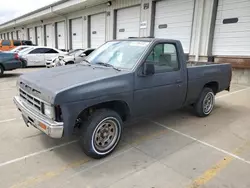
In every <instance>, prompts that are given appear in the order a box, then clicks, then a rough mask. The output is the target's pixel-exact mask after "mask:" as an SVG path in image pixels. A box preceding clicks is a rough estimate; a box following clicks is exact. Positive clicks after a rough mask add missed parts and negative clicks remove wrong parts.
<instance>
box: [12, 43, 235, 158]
mask: <svg viewBox="0 0 250 188" xmlns="http://www.w3.org/2000/svg"><path fill="white" fill-rule="evenodd" d="M230 82H231V65H230V64H212V63H206V64H202V63H200V65H198V64H192V65H191V64H187V63H186V56H185V54H184V52H183V49H182V45H181V43H180V42H179V41H176V40H166V39H153V38H133V39H126V40H125V39H124V40H115V41H109V42H106V43H105V44H104V45H102V46H101V47H99V48H98V49H96V50H95V51H94V52H93V53H91V54H90V55H89V56H88V57H87V58H86V59H85V60H84V61H83V62H82V63H79V64H76V65H69V66H66V67H65V66H64V67H58V68H54V69H48V70H42V71H39V72H35V73H28V74H24V75H22V76H21V77H20V79H19V80H18V83H17V85H18V89H19V94H18V96H16V97H15V98H14V102H15V103H16V105H17V108H18V109H19V110H20V111H21V113H22V115H23V119H24V121H25V123H26V125H27V126H31V125H32V126H34V127H36V128H37V129H39V130H41V131H42V132H44V133H45V134H47V135H48V136H50V137H52V138H61V137H63V136H69V135H71V134H72V133H74V132H75V131H77V130H79V131H80V134H81V136H80V144H81V146H82V148H83V150H84V152H85V153H86V154H87V155H88V156H91V157H93V158H101V157H104V156H106V155H108V154H110V153H111V152H112V151H113V150H114V149H115V147H116V146H117V144H118V142H119V140H120V138H121V134H122V127H123V122H125V121H126V120H128V119H129V118H136V117H139V116H145V115H147V114H152V113H159V112H162V111H170V110H176V109H179V108H182V107H184V106H187V105H191V106H193V108H194V112H195V113H196V114H197V116H199V117H205V116H208V115H209V114H210V113H211V112H212V110H213V107H214V102H215V95H216V94H217V93H219V92H221V91H223V90H228V91H229V89H230Z"/></svg>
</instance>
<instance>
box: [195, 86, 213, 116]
mask: <svg viewBox="0 0 250 188" xmlns="http://www.w3.org/2000/svg"><path fill="white" fill-rule="evenodd" d="M214 102H215V96H214V92H213V90H212V89H211V88H204V89H203V91H202V93H201V95H200V97H199V100H198V101H197V103H196V104H195V106H194V108H195V112H196V114H197V116H199V117H206V116H208V115H209V114H210V113H211V112H212V110H213V108H214Z"/></svg>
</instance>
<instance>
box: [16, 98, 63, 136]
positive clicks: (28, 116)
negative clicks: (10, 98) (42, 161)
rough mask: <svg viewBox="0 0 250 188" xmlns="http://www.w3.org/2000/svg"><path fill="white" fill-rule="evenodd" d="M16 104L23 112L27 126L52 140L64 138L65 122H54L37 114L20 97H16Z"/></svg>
mask: <svg viewBox="0 0 250 188" xmlns="http://www.w3.org/2000/svg"><path fill="white" fill-rule="evenodd" d="M14 103H15V104H16V106H17V108H18V109H19V110H20V111H21V113H22V116H23V120H24V122H25V123H26V125H27V126H30V125H32V126H34V127H35V128H37V129H39V130H40V131H42V132H44V133H45V134H47V135H48V136H49V137H51V138H62V136H63V122H56V121H53V120H51V119H48V118H46V117H44V116H42V115H40V114H38V113H36V112H35V111H34V110H32V109H29V108H27V107H26V105H24V103H23V100H22V99H21V98H20V97H19V96H15V97H14Z"/></svg>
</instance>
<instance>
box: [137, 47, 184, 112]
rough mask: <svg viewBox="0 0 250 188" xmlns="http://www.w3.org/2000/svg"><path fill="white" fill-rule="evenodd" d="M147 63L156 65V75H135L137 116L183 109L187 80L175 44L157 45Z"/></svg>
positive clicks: (139, 71) (139, 73)
mask: <svg viewBox="0 0 250 188" xmlns="http://www.w3.org/2000/svg"><path fill="white" fill-rule="evenodd" d="M145 63H150V64H152V63H153V64H154V74H152V75H142V73H141V71H142V69H143V67H145V65H143V66H142V67H140V69H139V70H138V74H137V75H135V90H134V106H135V107H134V108H135V114H136V116H142V115H146V114H151V113H159V112H164V111H168V110H173V109H177V108H180V107H181V106H182V104H183V102H184V100H185V96H186V84H185V83H184V81H185V76H184V74H183V72H182V67H181V63H180V62H179V59H178V54H177V50H176V46H175V44H174V43H173V44H172V43H158V44H156V45H155V46H154V47H153V49H152V51H151V53H150V54H149V55H148V57H147V59H146V61H145Z"/></svg>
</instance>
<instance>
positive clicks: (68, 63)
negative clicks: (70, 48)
mask: <svg viewBox="0 0 250 188" xmlns="http://www.w3.org/2000/svg"><path fill="white" fill-rule="evenodd" d="M73 64H74V62H73V61H69V62H67V63H65V65H73Z"/></svg>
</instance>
